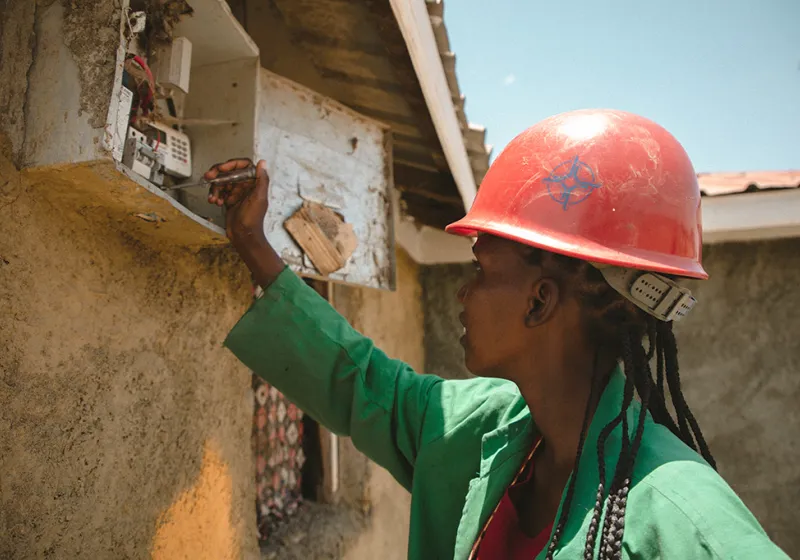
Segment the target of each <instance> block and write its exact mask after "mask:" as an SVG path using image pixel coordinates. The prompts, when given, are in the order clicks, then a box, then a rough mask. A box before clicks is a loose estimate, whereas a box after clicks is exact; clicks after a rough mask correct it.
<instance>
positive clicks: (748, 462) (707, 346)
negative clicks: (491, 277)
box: [421, 239, 800, 557]
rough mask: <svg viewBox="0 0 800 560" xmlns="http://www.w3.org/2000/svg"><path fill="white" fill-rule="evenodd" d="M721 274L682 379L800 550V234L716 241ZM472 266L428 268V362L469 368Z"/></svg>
mask: <svg viewBox="0 0 800 560" xmlns="http://www.w3.org/2000/svg"><path fill="white" fill-rule="evenodd" d="M703 262H704V265H705V266H706V268H707V269H708V271H709V273H710V275H711V279H710V280H708V281H707V282H695V283H694V284H693V285H692V290H693V292H694V293H695V295H696V296H697V298H698V301H699V304H698V305H697V307H696V308H695V310H694V311H692V314H691V315H690V316H689V317H688V318H687V319H686V320H685V321H683V322H681V323H677V326H676V331H677V338H678V349H679V350H678V352H679V356H680V361H681V373H682V375H681V379H682V381H683V388H684V393H685V395H686V398H687V400H688V402H689V404H690V406H691V407H692V410H693V411H694V413H695V415H696V416H697V418H698V421H699V422H700V426H701V427H702V429H703V432H704V434H705V436H706V439H707V440H708V443H709V445H710V447H711V451H712V453H713V454H714V456H715V457H716V459H717V462H718V463H719V468H720V472H721V474H722V475H723V476H724V477H725V479H726V480H727V481H728V482H729V483H730V484H731V486H732V487H733V488H734V490H735V491H736V492H737V493H738V494H739V496H740V497H741V498H742V500H743V501H744V502H745V503H746V504H747V506H748V507H750V508H751V510H752V511H753V513H754V514H755V516H756V517H757V518H758V519H759V521H760V522H761V523H762V524H763V526H764V528H765V530H766V531H767V532H768V533H769V535H770V536H771V537H772V538H773V539H774V540H775V541H776V542H777V543H778V544H779V545H780V546H781V547H783V548H784V550H785V551H786V552H787V553H788V554H789V555H790V556H792V557H800V532H798V531H797V527H798V526H800V514H798V511H797V503H798V502H800V466H798V465H800V438H798V434H800V336H798V333H800V313H798V309H800V292H798V289H797V286H800V240H798V239H791V240H782V241H769V242H762V243H747V244H744V243H743V244H727V245H718V246H711V247H707V248H706V250H705V254H704V259H703ZM468 274H471V270H470V266H469V265H442V266H431V267H425V268H424V269H423V271H422V275H421V277H422V283H423V290H424V299H425V312H426V314H425V327H426V338H425V348H426V357H427V370H428V371H429V372H431V373H436V374H439V375H442V376H445V377H460V376H463V375H468V373H467V372H466V371H465V370H464V366H463V353H462V350H461V346H460V345H459V343H458V337H459V336H460V334H459V333H460V332H461V324H460V323H459V322H458V313H460V311H461V306H460V304H459V303H458V301H457V300H456V297H455V293H456V291H457V289H458V288H459V287H460V285H461V284H462V283H463V282H464V281H465V279H466V278H467V277H468V276H467V275H468Z"/></svg>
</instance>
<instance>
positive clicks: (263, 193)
mask: <svg viewBox="0 0 800 560" xmlns="http://www.w3.org/2000/svg"><path fill="white" fill-rule="evenodd" d="M254 194H255V196H256V198H258V199H259V200H261V201H267V200H269V173H267V162H266V161H264V160H263V159H262V160H259V162H258V165H257V166H256V188H255V193H254Z"/></svg>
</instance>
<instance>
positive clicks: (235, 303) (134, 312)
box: [0, 158, 424, 560]
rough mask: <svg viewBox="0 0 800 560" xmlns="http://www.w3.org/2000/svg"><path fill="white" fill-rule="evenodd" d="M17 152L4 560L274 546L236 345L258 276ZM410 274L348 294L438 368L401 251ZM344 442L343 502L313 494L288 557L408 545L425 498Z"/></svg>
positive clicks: (2, 331)
mask: <svg viewBox="0 0 800 560" xmlns="http://www.w3.org/2000/svg"><path fill="white" fill-rule="evenodd" d="M0 162H1V163H2V167H0V185H2V188H0V307H1V308H2V309H3V311H4V312H3V313H2V314H0V347H2V348H3V349H4V353H3V355H2V359H0V423H2V425H3V426H5V427H6V428H5V429H4V430H1V431H0V472H2V473H3V476H2V479H1V480H0V557H2V558H15V559H16V558H47V557H54V558H55V557H58V558H70V557H82V558H119V557H146V556H148V555H152V556H153V557H155V558H170V559H174V558H209V559H212V558H213V559H217V558H256V557H258V555H259V552H258V550H257V544H256V535H255V508H254V499H255V493H254V482H253V468H254V467H253V464H252V457H251V451H250V429H251V421H252V410H253V409H252V394H251V391H250V377H249V372H248V371H246V370H245V369H244V368H242V366H241V365H240V364H239V363H238V362H237V361H236V360H235V358H233V356H231V355H230V354H229V353H228V352H227V351H225V350H224V349H223V348H222V347H221V342H222V340H223V339H224V336H225V334H226V333H227V331H228V329H229V328H230V327H231V326H232V325H233V324H234V322H235V321H236V320H237V319H238V317H239V315H240V314H241V313H242V312H243V311H244V309H245V307H246V306H247V304H248V301H249V287H248V282H247V274H246V271H244V270H243V268H242V267H241V265H240V264H239V263H238V259H237V258H236V257H235V255H233V254H232V253H231V252H230V251H229V250H226V249H218V250H213V251H209V250H206V251H201V252H199V253H190V252H188V251H187V250H185V249H183V248H181V247H179V246H170V245H165V244H162V245H155V244H153V243H150V242H144V241H142V240H141V239H140V237H138V236H137V235H133V234H132V233H131V232H130V231H128V230H127V228H126V225H125V224H126V220H122V219H121V218H120V216H109V215H108V213H107V210H106V209H104V208H100V207H94V206H92V205H91V204H87V203H86V202H87V201H85V200H84V201H81V200H80V199H77V198H75V197H73V196H70V193H65V192H61V187H60V185H64V184H66V183H64V182H63V181H60V180H59V173H58V172H53V173H52V174H49V173H38V174H36V175H25V174H23V175H22V176H20V175H19V174H18V173H17V171H16V169H15V168H14V167H13V166H12V165H11V163H10V161H9V160H8V159H6V158H3V159H1V160H0ZM51 175H52V176H51ZM32 176H35V177H36V180H35V181H32V180H31V177H32ZM128 221H129V220H128ZM398 272H399V277H398V283H399V286H398V291H397V292H382V291H377V290H363V289H354V288H346V287H338V288H337V289H336V290H335V302H336V305H337V307H338V308H339V309H340V310H341V311H342V312H343V314H344V315H345V316H346V317H348V319H349V320H350V321H351V322H352V323H353V324H354V326H356V328H358V329H360V330H362V332H364V333H365V334H367V335H368V336H371V337H373V338H374V339H375V340H376V342H377V343H378V344H379V345H380V346H381V347H382V348H384V349H385V350H386V351H387V352H388V353H389V354H391V355H393V356H396V357H398V358H401V359H404V360H406V361H408V362H409V363H411V364H412V365H413V366H414V367H415V368H417V369H422V367H423V365H424V358H423V356H424V351H423V347H422V337H423V312H422V299H421V288H420V284H419V280H418V268H417V266H416V265H415V264H414V263H413V261H411V259H410V258H409V257H408V256H407V255H405V254H404V253H399V254H398ZM340 449H341V486H340V491H339V493H338V495H337V501H338V506H321V505H317V504H310V506H309V508H308V512H307V513H306V514H305V517H302V516H301V517H300V518H298V521H297V523H295V522H291V523H289V524H288V526H287V530H286V535H288V536H289V537H291V538H286V539H283V540H280V541H279V542H277V543H276V545H277V552H276V553H275V555H274V556H273V557H276V558H304V559H308V558H327V557H333V558H336V557H344V558H349V559H353V560H357V559H362V558H364V559H366V558H375V557H382V558H386V559H394V558H397V559H401V558H404V557H405V556H406V550H407V548H406V543H407V538H408V510H409V504H410V496H409V495H408V493H407V492H406V491H405V490H403V489H402V488H401V487H400V486H399V485H397V484H396V483H395V482H394V481H393V480H392V479H391V478H390V476H389V475H388V473H386V471H384V470H383V469H380V468H378V467H377V466H375V465H374V464H372V463H370V462H369V461H368V460H367V459H366V458H365V457H364V456H363V455H361V454H360V453H358V452H357V451H356V450H355V449H354V448H353V446H352V444H351V443H350V441H349V440H347V439H343V440H341V441H340ZM303 523H306V525H305V527H304V526H303Z"/></svg>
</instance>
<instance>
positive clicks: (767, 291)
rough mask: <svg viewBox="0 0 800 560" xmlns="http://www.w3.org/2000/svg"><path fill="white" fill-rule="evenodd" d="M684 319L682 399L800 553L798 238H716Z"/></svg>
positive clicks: (753, 500)
mask: <svg viewBox="0 0 800 560" xmlns="http://www.w3.org/2000/svg"><path fill="white" fill-rule="evenodd" d="M703 262H704V264H705V265H706V268H707V269H708V272H709V273H710V274H711V279H710V280H709V281H708V282H697V283H695V285H693V286H692V290H693V291H694V293H695V295H696V296H697V298H698V301H699V304H698V306H697V307H696V308H695V310H694V311H692V314H691V315H690V316H689V318H687V320H686V321H685V322H684V323H683V324H680V323H678V328H677V337H678V352H679V356H680V358H681V366H682V367H681V371H682V373H683V375H682V376H681V379H682V381H683V385H684V388H685V391H684V392H685V394H686V398H687V400H688V402H689V404H690V406H691V407H692V410H693V411H694V412H695V414H696V416H698V420H699V422H700V426H701V427H702V428H703V431H704V433H705V435H706V437H707V439H708V440H709V445H710V447H711V452H712V453H713V454H714V456H715V457H716V459H717V461H718V463H719V465H720V472H721V473H722V475H723V476H724V477H725V478H726V480H728V481H729V482H730V483H731V485H732V486H733V488H734V489H735V490H736V491H737V493H738V494H739V495H740V496H741V498H742V499H743V500H744V502H745V503H746V504H747V505H748V506H749V507H750V508H751V509H752V511H753V513H754V514H755V515H756V517H758V519H759V520H760V521H761V523H762V524H763V525H764V528H765V529H766V530H767V532H768V533H769V534H770V536H771V537H772V538H773V539H774V540H775V541H776V542H777V543H778V544H779V545H781V546H782V547H783V548H784V550H785V551H786V552H787V553H788V554H789V555H790V556H791V557H793V558H797V557H800V532H798V530H797V528H798V527H800V513H798V510H797V503H798V501H800V438H799V437H798V435H799V434H800V313H798V310H800V291H798V286H800V239H788V240H783V241H770V242H761V243H740V244H733V243H732V244H726V245H715V246H711V247H707V248H706V252H705V255H704V258H703Z"/></svg>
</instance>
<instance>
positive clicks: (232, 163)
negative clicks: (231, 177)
mask: <svg viewBox="0 0 800 560" xmlns="http://www.w3.org/2000/svg"><path fill="white" fill-rule="evenodd" d="M252 165H253V160H251V159H250V158H237V159H229V160H228V161H226V162H225V163H217V164H214V165H213V166H211V169H209V170H208V171H206V172H205V174H204V175H203V178H204V179H205V180H206V181H210V180H212V179H216V178H217V177H218V176H219V174H220V173H230V172H231V171H235V170H237V169H245V168H246V167H250V166H252Z"/></svg>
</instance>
